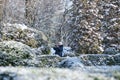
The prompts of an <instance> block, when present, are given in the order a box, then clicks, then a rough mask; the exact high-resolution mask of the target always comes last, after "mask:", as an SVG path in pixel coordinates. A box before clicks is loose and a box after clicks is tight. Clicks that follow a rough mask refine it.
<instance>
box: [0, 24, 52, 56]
mask: <svg viewBox="0 0 120 80" xmlns="http://www.w3.org/2000/svg"><path fill="white" fill-rule="evenodd" d="M0 35H1V40H0V41H4V40H5V41H10V40H14V41H18V42H22V43H24V44H26V45H28V46H30V47H32V48H36V49H37V48H39V47H42V48H41V53H40V54H49V53H50V49H49V47H48V40H47V37H46V35H45V34H44V33H43V32H42V31H40V30H36V29H33V28H29V27H27V26H26V25H24V24H17V23H15V24H11V23H3V24H2V28H1V32H0ZM39 49H40V48H39Z"/></svg>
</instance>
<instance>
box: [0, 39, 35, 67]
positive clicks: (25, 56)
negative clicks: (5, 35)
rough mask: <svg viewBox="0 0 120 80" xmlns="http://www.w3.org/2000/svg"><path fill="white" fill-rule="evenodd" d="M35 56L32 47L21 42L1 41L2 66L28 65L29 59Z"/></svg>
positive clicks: (0, 61) (0, 57)
mask: <svg viewBox="0 0 120 80" xmlns="http://www.w3.org/2000/svg"><path fill="white" fill-rule="evenodd" d="M34 57H35V55H34V53H33V52H32V50H31V48H30V47H29V46H27V45H25V44H23V43H21V42H16V41H3V42H0V66H9V65H12V66H20V65H26V64H27V61H28V60H29V59H31V60H32V59H33V58H34Z"/></svg>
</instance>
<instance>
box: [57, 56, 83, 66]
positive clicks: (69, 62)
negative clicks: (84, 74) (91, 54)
mask: <svg viewBox="0 0 120 80" xmlns="http://www.w3.org/2000/svg"><path fill="white" fill-rule="evenodd" d="M59 66H60V67H62V68H76V67H79V68H80V67H81V68H82V67H84V65H83V64H82V63H81V60H80V59H79V58H77V57H67V58H66V59H64V60H62V61H61V62H60V64H59Z"/></svg>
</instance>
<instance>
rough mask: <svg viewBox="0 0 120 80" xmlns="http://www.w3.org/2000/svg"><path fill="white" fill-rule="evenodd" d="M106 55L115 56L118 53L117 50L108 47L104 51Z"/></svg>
mask: <svg viewBox="0 0 120 80" xmlns="http://www.w3.org/2000/svg"><path fill="white" fill-rule="evenodd" d="M103 53H104V54H112V55H115V54H117V53H118V51H117V49H116V48H115V47H108V48H106V49H105V50H104V52H103Z"/></svg>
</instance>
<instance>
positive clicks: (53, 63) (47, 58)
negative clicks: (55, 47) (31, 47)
mask: <svg viewBox="0 0 120 80" xmlns="http://www.w3.org/2000/svg"><path fill="white" fill-rule="evenodd" d="M63 59H64V58H62V57H59V56H51V55H41V56H39V57H37V58H36V60H35V61H34V60H33V61H32V62H30V66H32V65H33V66H34V65H35V66H37V67H48V68H49V67H58V66H59V62H61V61H62V60H63ZM31 63H32V64H31Z"/></svg>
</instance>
